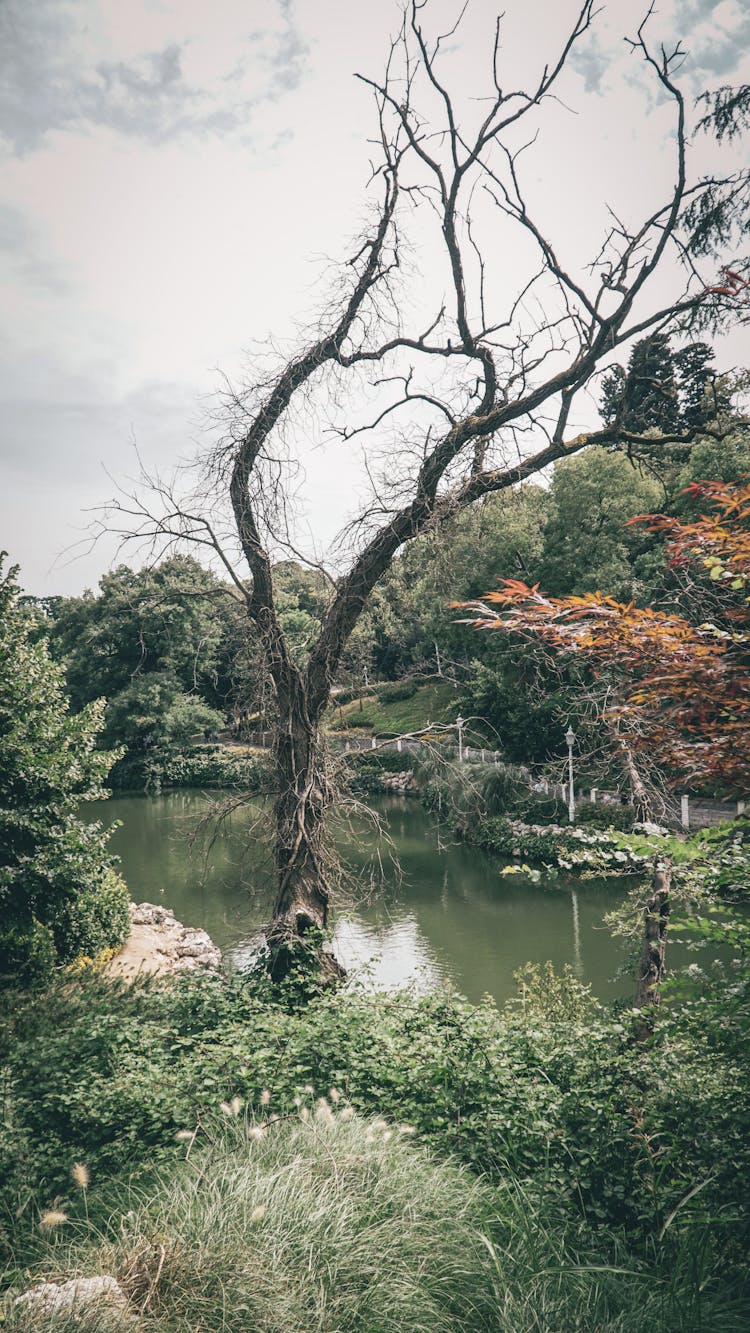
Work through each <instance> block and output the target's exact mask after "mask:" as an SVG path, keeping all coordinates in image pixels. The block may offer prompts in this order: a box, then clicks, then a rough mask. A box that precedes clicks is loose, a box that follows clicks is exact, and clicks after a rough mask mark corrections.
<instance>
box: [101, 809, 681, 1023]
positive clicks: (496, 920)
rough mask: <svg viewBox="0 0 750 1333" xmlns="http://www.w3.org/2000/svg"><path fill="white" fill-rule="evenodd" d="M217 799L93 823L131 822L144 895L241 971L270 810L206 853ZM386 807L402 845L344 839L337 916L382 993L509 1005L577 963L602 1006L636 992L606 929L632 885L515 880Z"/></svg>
mask: <svg viewBox="0 0 750 1333" xmlns="http://www.w3.org/2000/svg"><path fill="white" fill-rule="evenodd" d="M212 800H213V798H212V797H210V796H207V795H205V794H203V793H201V792H196V791H189V792H173V793H169V794H167V795H163V796H156V797H142V796H132V797H117V798H113V799H112V800H109V801H100V802H92V803H90V804H89V805H87V806H86V813H87V815H89V816H90V817H91V818H92V819H99V820H101V821H102V822H103V823H105V824H110V823H111V822H112V821H113V820H119V821H121V823H122V826H121V827H120V828H118V829H117V831H116V832H115V833H114V835H113V837H112V841H111V847H112V850H113V851H114V852H116V853H117V855H118V856H119V857H120V859H121V870H122V872H123V874H124V876H125V879H126V880H127V883H128V886H129V889H130V893H131V897H133V898H134V899H135V900H136V901H139V902H142V901H148V902H156V903H163V904H164V905H165V906H167V907H171V908H172V910H173V911H174V913H175V915H176V916H177V918H178V919H179V920H180V921H183V922H184V923H185V924H186V925H190V926H201V927H203V929H205V930H207V931H208V933H209V934H210V935H211V937H212V938H213V939H214V940H215V942H216V943H217V944H218V945H219V947H220V948H221V949H222V951H223V952H224V955H225V960H226V961H227V963H228V964H229V965H230V966H231V967H233V968H238V969H241V968H242V966H243V965H247V963H248V962H249V961H250V960H251V959H252V957H253V955H254V953H255V951H256V950H257V948H258V945H259V943H260V942H261V940H262V927H263V923H264V922H265V921H266V920H267V919H268V915H269V911H270V894H269V889H268V883H269V880H268V870H269V851H270V847H269V835H268V832H267V830H266V831H264V830H263V828H260V827H254V825H255V824H256V823H257V813H258V810H257V805H256V806H255V808H253V807H251V808H250V809H247V808H245V809H243V810H239V811H235V812H234V814H233V815H232V816H231V819H230V820H228V821H227V822H226V823H225V824H224V825H223V827H222V830H221V832H220V833H218V835H217V836H216V838H215V840H214V842H213V845H212V847H211V848H210V851H207V849H206V846H205V840H203V841H201V840H199V843H198V844H194V842H193V834H194V831H195V828H196V824H197V823H198V822H199V821H200V819H201V816H205V815H206V813H207V812H208V810H209V808H210V806H211V804H212ZM372 803H373V805H374V806H375V808H376V809H377V812H378V814H379V815H380V817H381V819H382V821H383V823H384V825H385V827H386V828H387V831H388V835H389V838H390V841H391V843H392V847H391V848H389V847H388V845H387V842H383V841H382V840H381V839H379V838H378V837H377V836H376V834H375V831H374V829H373V827H372V826H371V825H369V824H367V823H365V822H364V821H363V822H362V823H361V824H359V825H358V826H357V827H355V828H354V829H353V830H351V831H348V832H347V833H343V832H342V833H341V834H340V835H339V846H340V850H341V852H342V854H343V855H344V856H345V857H346V860H347V862H348V863H349V865H350V868H351V879H352V882H353V891H352V902H351V905H350V906H349V907H348V908H347V909H346V910H345V912H343V913H339V915H338V917H337V921H336V929H335V936H334V948H335V951H336V953H337V955H338V957H339V958H340V959H341V961H342V962H343V963H344V964H345V966H346V967H347V969H348V970H349V971H350V972H352V973H353V974H354V975H357V976H361V975H363V973H366V976H367V977H368V978H369V979H370V981H371V983H372V984H373V985H375V986H379V987H382V986H393V985H398V984H399V983H403V982H406V981H409V980H415V981H416V982H417V983H418V984H419V985H421V986H424V987H434V986H438V985H440V984H443V983H445V982H450V983H451V984H452V985H454V986H455V987H456V988H457V989H458V990H459V991H461V993H462V994H464V995H466V996H467V997H468V998H469V999H470V1000H479V999H480V998H481V996H482V995H484V994H485V993H489V994H490V995H492V996H493V997H494V998H495V999H496V1000H497V1001H498V1002H501V1003H502V1002H503V1001H504V1000H506V999H508V998H509V997H510V996H511V995H513V994H515V990H516V987H515V984H514V981H513V972H514V971H515V969H516V968H518V967H520V966H521V965H522V964H523V963H525V962H527V961H532V962H537V963H543V962H545V961H546V959H550V960H551V961H552V962H553V963H554V965H555V966H556V967H562V965H563V964H564V963H569V964H570V965H571V967H572V968H573V969H574V970H575V972H576V974H577V975H578V976H579V977H580V978H581V980H583V981H586V982H589V983H591V985H592V987H593V990H594V993H595V994H596V995H598V996H599V998H600V999H602V1000H609V999H613V998H615V997H616V996H623V997H629V996H630V995H632V982H631V980H630V977H629V976H627V975H626V976H622V975H620V976H619V977H618V975H617V974H618V969H620V968H621V966H622V963H623V955H622V949H621V946H620V945H619V944H618V943H616V942H615V941H613V940H612V938H611V937H610V935H609V933H608V931H607V930H606V929H605V928H604V926H603V922H602V918H603V916H604V914H605V912H607V911H608V910H609V909H610V908H611V907H612V906H613V905H614V904H615V903H616V902H618V901H619V899H620V898H621V896H622V894H623V888H622V885H618V884H617V882H616V881H612V880H601V881H597V880H583V881H581V880H573V879H565V878H563V877H554V878H553V877H548V878H546V879H542V880H540V881H539V882H533V881H531V880H530V879H529V878H528V876H527V875H524V874H518V873H513V874H506V875H503V874H502V873H501V872H502V870H503V868H504V863H503V862H502V861H500V860H499V859H498V858H496V857H492V856H489V855H486V854H485V853H483V852H481V851H478V850H477V849H475V848H472V847H469V846H466V845H465V844H454V843H452V842H451V841H450V839H449V838H448V837H447V835H446V832H445V830H439V829H438V827H437V825H436V823H435V820H434V819H433V817H432V816H431V815H429V814H428V813H427V812H426V811H425V810H423V809H422V807H421V806H419V805H418V804H417V803H416V802H414V801H406V800H403V799H400V798H396V797H394V798H385V797H381V798H375V799H374V800H373V802H372ZM394 853H395V855H396V857H397V858H398V864H396V862H395V860H394ZM676 953H677V950H676V949H675V951H674V954H673V961H676V958H675V957H674V955H675V954H676Z"/></svg>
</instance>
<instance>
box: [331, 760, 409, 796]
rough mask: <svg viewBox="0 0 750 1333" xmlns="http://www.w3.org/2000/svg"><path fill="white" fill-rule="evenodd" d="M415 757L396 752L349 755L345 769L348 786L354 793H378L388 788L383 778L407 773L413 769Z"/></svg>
mask: <svg viewBox="0 0 750 1333" xmlns="http://www.w3.org/2000/svg"><path fill="white" fill-rule="evenodd" d="M414 764H415V756H414V755H413V754H407V753H406V751H401V752H399V751H398V750H372V751H369V750H365V751H362V752H361V753H359V754H350V755H349V756H348V763H347V768H346V776H347V780H348V782H349V785H350V786H351V787H352V789H353V790H354V791H359V792H379V791H386V790H388V787H387V785H386V783H385V782H384V777H385V776H386V775H388V774H392V773H408V772H410V771H411V770H412V769H413V768H414Z"/></svg>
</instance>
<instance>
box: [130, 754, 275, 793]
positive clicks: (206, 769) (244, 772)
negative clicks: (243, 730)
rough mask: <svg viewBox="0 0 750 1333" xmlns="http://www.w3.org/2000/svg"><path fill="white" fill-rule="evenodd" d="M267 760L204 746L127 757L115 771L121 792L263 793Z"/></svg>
mask: <svg viewBox="0 0 750 1333" xmlns="http://www.w3.org/2000/svg"><path fill="white" fill-rule="evenodd" d="M266 769H267V761H266V760H264V759H260V758H257V757H256V756H254V755H248V754H243V753H242V752H241V751H237V752H235V751H233V750H229V749H225V748H223V747H222V746H219V745H200V746H194V747H191V748H189V749H186V750H167V749H165V750H161V749H153V750H149V751H147V752H146V753H145V754H143V755H135V756H134V755H127V756H126V757H125V758H124V759H122V760H121V761H120V762H119V763H118V764H116V765H115V768H114V769H113V772H112V778H111V785H112V787H113V789H115V790H117V791H146V792H149V793H150V794H152V795H153V794H156V793H158V792H160V791H162V790H163V789H164V788H180V787H240V788H243V789H244V790H246V791H259V790H260V788H261V786H262V785H263V782H264V777H265V773H266Z"/></svg>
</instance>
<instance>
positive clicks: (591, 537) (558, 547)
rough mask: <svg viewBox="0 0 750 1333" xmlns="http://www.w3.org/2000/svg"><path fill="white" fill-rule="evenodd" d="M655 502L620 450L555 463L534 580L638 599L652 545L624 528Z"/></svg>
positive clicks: (653, 488)
mask: <svg viewBox="0 0 750 1333" xmlns="http://www.w3.org/2000/svg"><path fill="white" fill-rule="evenodd" d="M663 499H664V489H663V487H662V486H660V485H659V483H658V482H657V481H656V479H655V478H654V477H653V476H651V475H649V473H648V472H647V471H645V470H644V469H643V468H641V467H638V466H635V465H634V464H633V463H631V462H630V460H629V459H628V458H626V457H625V456H624V455H623V454H621V453H613V452H611V451H607V450H606V449H603V448H602V447H601V446H599V447H595V448H593V449H587V450H585V452H584V453H582V454H579V455H578V457H576V458H570V459H563V460H562V462H560V463H558V464H557V466H556V467H555V471H554V473H553V476H552V482H551V485H550V515H549V518H548V520H547V524H546V527H545V530H544V546H543V550H542V555H541V560H540V561H539V564H538V566H537V570H536V571H535V574H534V578H535V579H537V578H538V580H539V581H540V582H541V583H542V584H543V586H544V587H545V588H547V589H548V590H549V591H550V592H551V593H553V594H555V595H560V594H561V593H571V592H572V593H582V592H587V591H588V590H589V589H591V588H592V587H593V588H598V589H600V590H601V591H602V592H607V593H610V594H611V595H612V596H614V597H618V598H627V599H629V600H630V599H632V598H635V599H636V600H640V594H641V590H642V588H643V587H644V584H647V582H648V580H649V578H650V573H651V570H650V566H651V563H652V561H651V560H650V556H651V553H652V550H653V548H654V546H655V545H657V543H656V542H655V541H654V539H653V538H652V537H650V536H649V535H648V534H647V533H644V532H643V531H641V530H640V529H638V528H632V527H627V526H626V524H627V522H628V519H631V518H634V517H635V515H636V514H642V513H644V512H646V511H649V510H651V509H653V508H655V507H656V506H657V505H658V504H659V503H660V502H661V501H662V500H663ZM499 568H501V567H499ZM501 577H502V574H501ZM525 581H526V582H528V579H527V580H525ZM488 586H489V584H488V583H485V587H488Z"/></svg>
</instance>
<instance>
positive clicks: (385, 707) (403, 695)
mask: <svg viewBox="0 0 750 1333" xmlns="http://www.w3.org/2000/svg"><path fill="white" fill-rule="evenodd" d="M383 689H385V695H384V694H383ZM394 690H395V697H394V694H393V691H394ZM388 691H391V693H390V694H389V693H388ZM459 707H460V705H459V704H458V701H457V695H456V690H455V688H454V687H453V686H452V685H451V684H449V682H448V681H443V680H434V681H428V682H426V683H424V684H420V683H419V682H412V681H397V682H396V683H395V685H391V686H385V687H380V686H379V687H378V694H377V696H371V695H368V696H367V697H365V698H363V699H354V700H352V702H351V703H349V704H346V705H343V706H338V704H337V703H336V702H334V707H333V709H332V710H331V713H330V715H329V720H328V726H329V727H330V729H331V731H350V730H354V729H357V728H363V729H366V730H368V731H373V732H375V733H376V735H378V736H383V737H386V736H401V735H405V734H407V733H409V732H414V731H421V730H423V729H424V728H425V727H428V726H429V725H430V724H431V723H434V722H436V723H447V722H454V721H455V719H456V715H457V713H458V711H459Z"/></svg>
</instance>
